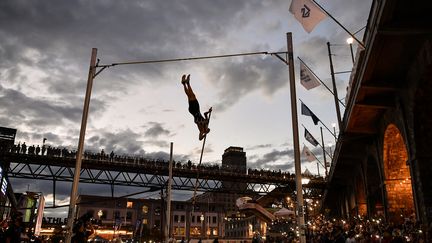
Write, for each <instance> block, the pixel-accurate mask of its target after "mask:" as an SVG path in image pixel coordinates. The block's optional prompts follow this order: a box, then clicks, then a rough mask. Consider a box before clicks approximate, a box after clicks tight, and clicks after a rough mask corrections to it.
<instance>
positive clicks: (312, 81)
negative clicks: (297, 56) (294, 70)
mask: <svg viewBox="0 0 432 243" xmlns="http://www.w3.org/2000/svg"><path fill="white" fill-rule="evenodd" d="M300 83H301V85H303V87H305V89H307V90H310V89H313V88H315V87H318V86H320V85H321V83H320V81H319V80H318V79H317V78H316V77H315V75H313V73H312V72H311V70H310V69H309V67H308V66H306V64H304V63H303V62H302V61H300Z"/></svg>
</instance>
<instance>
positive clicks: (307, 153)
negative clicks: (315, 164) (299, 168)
mask: <svg viewBox="0 0 432 243" xmlns="http://www.w3.org/2000/svg"><path fill="white" fill-rule="evenodd" d="M302 154H303V155H304V156H306V159H307V161H309V162H312V161H314V160H315V156H314V155H313V153H312V152H311V151H310V150H309V148H308V147H307V146H306V145H303V150H302Z"/></svg>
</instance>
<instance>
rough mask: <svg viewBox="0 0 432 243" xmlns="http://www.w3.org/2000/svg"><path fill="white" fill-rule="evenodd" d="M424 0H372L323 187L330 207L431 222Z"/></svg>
mask: <svg viewBox="0 0 432 243" xmlns="http://www.w3.org/2000/svg"><path fill="white" fill-rule="evenodd" d="M420 3H421V4H420ZM423 3H425V4H424V5H423ZM419 4H420V5H421V6H419V5H417V4H413V3H412V2H410V1H403V0H396V1H389V0H387V1H373V4H372V9H371V13H370V16H369V20H368V26H367V29H366V33H365V36H364V39H363V40H364V43H365V45H366V48H365V49H364V50H361V51H359V52H358V55H357V60H356V64H355V67H354V68H353V73H352V75H351V79H350V87H349V90H348V96H349V98H348V99H347V101H348V102H347V108H346V110H345V114H344V117H343V121H342V126H341V128H340V131H341V132H340V134H339V138H338V142H337V145H336V151H335V156H334V158H333V161H332V166H331V169H330V175H329V183H328V187H327V190H326V192H325V195H324V207H325V212H327V213H328V214H330V215H334V216H344V217H346V216H356V215H363V216H369V217H373V216H376V215H381V216H382V217H384V218H385V219H386V220H389V221H393V222H398V221H402V220H404V218H406V217H409V216H414V215H415V217H416V218H417V220H420V221H421V222H422V223H423V224H424V225H429V224H431V223H432V21H430V19H429V20H428V19H427V16H429V14H428V12H429V11H431V7H430V5H431V4H430V3H427V2H426V1H424V2H423V1H420V2H419Z"/></svg>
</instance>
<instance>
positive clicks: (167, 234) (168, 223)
mask: <svg viewBox="0 0 432 243" xmlns="http://www.w3.org/2000/svg"><path fill="white" fill-rule="evenodd" d="M172 169H173V142H171V147H170V161H169V165H168V189H167V200H166V204H167V206H166V208H167V209H166V224H165V225H166V229H165V240H166V241H165V242H168V240H169V238H170V235H171V186H172V176H173V175H172Z"/></svg>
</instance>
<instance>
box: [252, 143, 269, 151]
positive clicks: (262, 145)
mask: <svg viewBox="0 0 432 243" xmlns="http://www.w3.org/2000/svg"><path fill="white" fill-rule="evenodd" d="M272 146H273V145H271V144H269V143H268V144H258V145H253V146H250V147H247V148H246V150H255V149H262V148H270V147H272Z"/></svg>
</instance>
